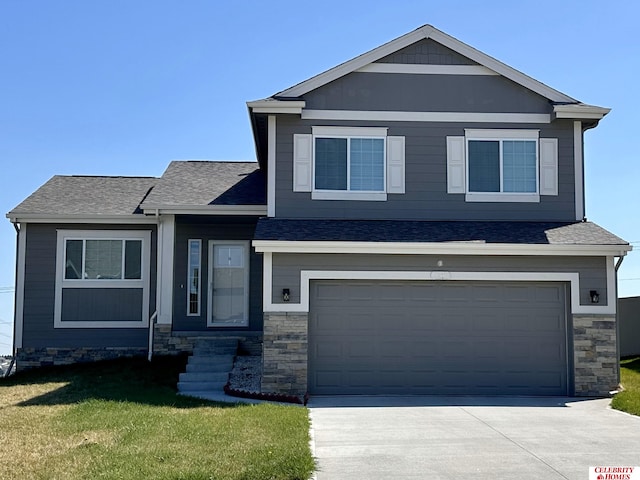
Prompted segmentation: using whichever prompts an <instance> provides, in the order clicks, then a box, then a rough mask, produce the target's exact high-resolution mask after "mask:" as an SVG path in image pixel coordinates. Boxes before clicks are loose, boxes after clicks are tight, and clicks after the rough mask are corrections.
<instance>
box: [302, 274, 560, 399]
mask: <svg viewBox="0 0 640 480" xmlns="http://www.w3.org/2000/svg"><path fill="white" fill-rule="evenodd" d="M327 286H329V287H330V288H325V287H327ZM367 292H368V293H367ZM564 298H565V288H564V286H563V285H562V284H541V283H538V284H535V283H518V284H513V283H511V284H509V283H505V282H390V281H380V282H376V281H357V282H348V281H322V282H314V283H312V289H311V310H310V323H309V390H310V392H312V393H318V394H322V393H324V394H336V393H338V394H339V393H344V394H390V393H391V394H397V393H408V394H518V395H526V394H534V395H563V394H566V393H567V383H568V374H567V352H566V314H565V303H564Z"/></svg>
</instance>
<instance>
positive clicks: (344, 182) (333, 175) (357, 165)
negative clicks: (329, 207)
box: [314, 136, 385, 192]
mask: <svg viewBox="0 0 640 480" xmlns="http://www.w3.org/2000/svg"><path fill="white" fill-rule="evenodd" d="M384 140H385V139H384V137H382V138H372V137H329V136H326V137H325V136H316V137H315V138H314V149H315V171H314V178H315V189H316V190H346V191H359V192H360V191H369V192H384V156H385V155H384V143H385V142H384Z"/></svg>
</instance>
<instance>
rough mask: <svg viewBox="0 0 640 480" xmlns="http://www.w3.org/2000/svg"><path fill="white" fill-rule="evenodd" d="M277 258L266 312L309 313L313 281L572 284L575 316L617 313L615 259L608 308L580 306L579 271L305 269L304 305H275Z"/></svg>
mask: <svg viewBox="0 0 640 480" xmlns="http://www.w3.org/2000/svg"><path fill="white" fill-rule="evenodd" d="M272 262H273V257H272V254H271V253H269V252H265V253H264V269H263V282H264V287H263V310H264V311H265V312H309V285H310V282H311V280H440V281H442V280H453V281H455V280H460V281H483V280H488V281H513V282H569V283H570V284H571V313H572V314H610V315H615V313H616V275H615V268H614V262H613V257H607V305H581V304H580V274H579V273H577V272H445V271H421V272H407V271H386V270H382V271H380V270H370V271H352V270H301V271H300V303H273V297H272V281H273V263H272Z"/></svg>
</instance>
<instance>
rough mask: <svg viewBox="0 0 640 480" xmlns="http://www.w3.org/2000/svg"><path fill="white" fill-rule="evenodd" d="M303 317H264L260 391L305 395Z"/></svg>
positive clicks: (305, 325) (305, 317)
mask: <svg viewBox="0 0 640 480" xmlns="http://www.w3.org/2000/svg"><path fill="white" fill-rule="evenodd" d="M308 323H309V315H308V314H307V313H277V312H276V313H265V314H264V337H263V345H262V391H263V392H268V393H281V394H287V395H304V394H305V393H306V391H307V352H308Z"/></svg>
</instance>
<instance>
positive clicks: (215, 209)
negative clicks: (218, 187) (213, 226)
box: [142, 205, 267, 216]
mask: <svg viewBox="0 0 640 480" xmlns="http://www.w3.org/2000/svg"><path fill="white" fill-rule="evenodd" d="M142 208H143V211H144V213H145V214H146V215H162V214H165V215H241V216H265V215H266V214H267V206H266V205H143V206H142Z"/></svg>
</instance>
